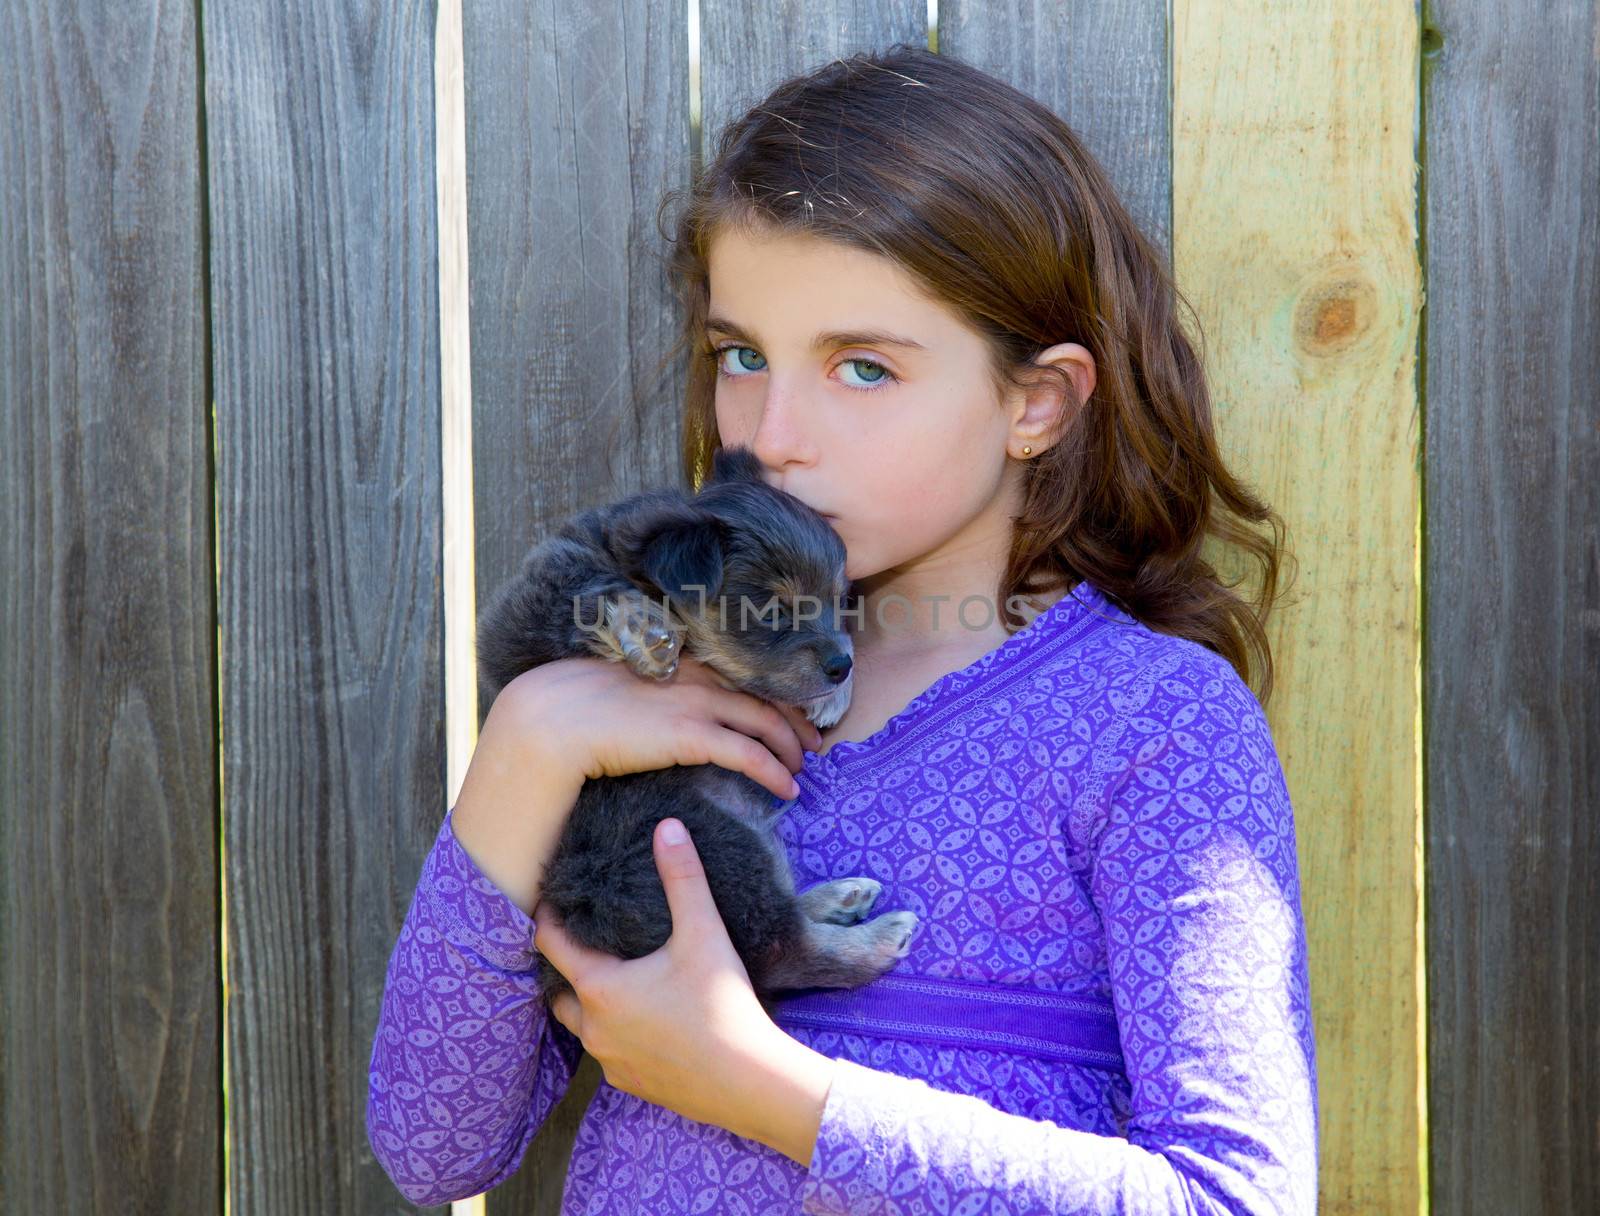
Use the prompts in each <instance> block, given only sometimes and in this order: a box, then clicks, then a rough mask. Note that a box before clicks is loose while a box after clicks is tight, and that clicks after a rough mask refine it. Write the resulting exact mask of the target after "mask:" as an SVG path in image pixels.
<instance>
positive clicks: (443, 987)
mask: <svg viewBox="0 0 1600 1216" xmlns="http://www.w3.org/2000/svg"><path fill="white" fill-rule="evenodd" d="M453 816H454V808H451V811H450V812H449V813H447V814H446V815H445V819H444V823H443V824H441V825H440V828H439V834H438V836H437V837H436V838H435V840H434V843H433V848H432V849H431V850H430V851H429V853H428V856H427V858H426V860H425V861H424V862H423V865H422V873H421V876H420V878H419V879H418V881H417V889H416V893H415V895H413V897H412V900H411V906H410V909H409V910H408V911H407V913H406V919H405V923H404V924H403V925H402V926H401V929H400V937H399V939H398V940H397V941H396V943H395V947H394V951H393V953H392V954H391V955H390V958H389V969H388V973H387V975H386V977H385V981H384V993H383V1005H382V1008H381V1010H380V1012H379V1015H378V1026H377V1032H376V1034H375V1035H374V1038H373V1045H372V1059H371V1064H370V1066H369V1068H368V1087H369V1088H368V1096H367V1138H368V1139H369V1141H370V1142H371V1144H372V1149H373V1152H374V1153H375V1154H376V1155H377V1158H378V1161H379V1163H380V1164H381V1165H382V1166H383V1168H384V1170H385V1172H387V1173H388V1175H389V1177H390V1178H391V1179H392V1180H393V1182H394V1184H395V1186H396V1187H398V1188H399V1190H400V1192H401V1193H402V1194H403V1195H405V1197H406V1198H407V1199H410V1200H411V1201H412V1202H414V1203H418V1204H437V1203H446V1202H449V1201H451V1200H455V1199H464V1198H467V1197H468V1196H471V1195H475V1194H477V1193H479V1192H480V1191H485V1190H488V1189H489V1188H491V1187H493V1186H496V1185H498V1184H499V1183H501V1182H503V1181H504V1180H505V1179H506V1178H507V1177H508V1176H509V1175H510V1174H511V1173H512V1172H513V1171H515V1169H516V1168H517V1166H518V1165H519V1163H520V1162H521V1160H522V1157H523V1154H524V1153H525V1152H526V1151H527V1147H528V1144H529V1142H530V1141H531V1140H532V1139H533V1137H534V1134H535V1133H536V1132H537V1131H538V1130H539V1128H540V1126H541V1125H542V1124H543V1123H544V1120H545V1117H546V1116H547V1115H548V1114H549V1113H550V1111H551V1109H552V1108H553V1107H554V1106H555V1105H556V1103H557V1102H559V1101H560V1100H561V1097H562V1095H563V1094H565V1093H566V1090H567V1085H568V1084H569V1082H570V1081H571V1080H572V1074H573V1070H574V1069H575V1068H576V1067H577V1064H578V1061H579V1059H580V1058H581V1056H582V1052H583V1046H582V1044H581V1043H579V1041H578V1040H577V1039H576V1038H575V1037H574V1036H573V1035H572V1034H571V1033H570V1032H569V1031H568V1030H567V1029H566V1027H564V1026H562V1025H561V1024H560V1023H559V1022H556V1021H554V1020H552V1019H551V1018H550V1017H549V1015H548V1013H547V1011H546V1009H545V1006H544V1004H543V1002H541V1001H540V1000H539V998H538V989H537V986H536V973H535V969H534V964H535V959H536V957H537V952H536V951H535V949H534V945H533V933H534V922H533V919H532V918H531V917H529V916H528V915H527V913H525V912H523V910H522V909H521V908H520V907H518V906H517V905H516V904H515V903H514V902H513V901H512V900H511V899H510V898H509V897H508V896H507V895H505V894H504V893H503V892H502V891H501V890H500V889H499V888H498V887H496V886H495V885H494V884H493V883H492V882H491V881H490V880H489V879H488V878H487V877H486V876H485V875H484V874H483V872H482V871H481V870H480V869H479V868H478V867H477V865H476V864H475V863H474V862H473V860H472V858H471V857H470V856H469V855H468V853H467V852H466V850H465V849H463V848H462V847H461V844H460V842H459V841H457V840H456V838H455V833H454V830H453V825H452V820H453Z"/></svg>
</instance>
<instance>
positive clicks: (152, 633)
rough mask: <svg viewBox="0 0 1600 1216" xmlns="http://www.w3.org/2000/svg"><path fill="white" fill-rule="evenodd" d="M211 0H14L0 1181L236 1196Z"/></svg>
mask: <svg viewBox="0 0 1600 1216" xmlns="http://www.w3.org/2000/svg"><path fill="white" fill-rule="evenodd" d="M197 64H198V60H197V54H196V33H195V24H194V7H193V6H192V5H167V6H162V7H155V6H149V5H132V6H129V5H123V4H117V3H110V2H95V3H77V4H52V3H45V2H43V0H23V2H19V3H13V4H7V5H4V6H3V8H0V192H3V194H0V470H3V472H0V518H3V520H4V526H3V527H0V721H3V722H4V729H3V730H0V892H3V905H0V1127H3V1128H4V1131H3V1133H0V1209H3V1210H5V1211H7V1212H74V1213H78V1212H81V1213H102V1212H104V1213H110V1212H118V1213H120V1212H134V1211H138V1212H158V1211H159V1212H169V1211H172V1212H176V1211H218V1212H220V1211H221V1208H222V1075H221V1055H220V1035H221V1019H222V999H221V990H220V986H219V983H218V974H219V973H218V962H217V943H218V911H217V899H218V864H217V799H218V791H217V741H216V705H215V688H216V650H215V637H216V635H215V626H214V618H213V612H214V607H213V602H212V597H213V577H212V562H211V552H212V542H211V488H210V480H209V476H208V466H209V462H210V448H211V439H210V433H209V429H208V423H209V418H208V414H207V409H206V387H207V386H206V382H205V367H206V364H205V358H206V352H205V341H206V337H205V333H206V331H205V305H204V285H203V254H202V246H203V224H204V219H203V214H202V204H201V195H200V189H199V181H200V169H199V161H200V151H199V149H200V139H199V101H198V83H197Z"/></svg>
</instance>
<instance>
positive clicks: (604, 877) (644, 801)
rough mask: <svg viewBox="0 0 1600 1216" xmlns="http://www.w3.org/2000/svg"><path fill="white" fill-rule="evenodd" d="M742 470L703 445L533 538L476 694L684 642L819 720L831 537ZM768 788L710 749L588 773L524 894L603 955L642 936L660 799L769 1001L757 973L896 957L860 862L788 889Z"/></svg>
mask: <svg viewBox="0 0 1600 1216" xmlns="http://www.w3.org/2000/svg"><path fill="white" fill-rule="evenodd" d="M760 470H761V466H760V463H759V461H758V460H757V459H756V458H755V456H754V455H753V454H752V453H750V452H749V451H748V450H747V449H727V448H724V449H720V450H719V451H718V452H717V453H716V456H715V458H714V463H713V468H712V473H711V476H710V478H709V479H708V480H707V482H706V483H705V485H704V486H703V488H702V489H701V491H700V493H699V494H697V495H694V496H692V497H691V496H689V495H686V494H684V493H682V492H679V491H674V490H656V491H650V492H647V493H644V494H640V495H636V496H634V497H632V498H628V499H625V500H623V501H622V502H619V503H615V504H612V505H609V506H605V507H600V508H597V509H595V510H592V511H587V512H584V513H583V514H581V515H578V516H576V517H575V518H573V519H572V520H570V521H569V522H567V523H566V524H565V525H563V526H562V527H561V528H560V529H559V530H558V531H557V532H556V533H555V534H554V535H553V536H551V537H549V538H548V539H546V540H544V541H542V542H540V543H539V544H537V545H535V546H534V547H533V548H532V549H531V550H530V551H529V553H528V555H527V557H526V558H525V559H524V560H523V564H522V568H521V569H520V571H519V572H518V573H517V575H516V576H515V577H513V578H512V579H510V580H509V581H508V582H507V583H506V584H505V585H504V586H503V587H501V588H500V589H499V590H498V591H497V592H496V594H495V595H494V597H493V598H492V599H491V601H490V602H489V604H488V606H487V607H486V608H485V609H484V610H483V612H482V614H481V615H480V617H479V621H478V671H479V684H480V689H481V692H482V694H483V696H484V698H485V699H484V702H483V703H484V704H488V703H490V702H491V701H492V700H493V699H494V697H496V696H498V695H499V693H500V690H501V689H502V688H504V687H505V685H506V684H507V683H509V682H510V681H511V680H513V679H515V678H516V677H517V676H518V675H520V674H521V673H522V672H524V671H527V670H529V669H531V668H533V667H536V666H538V665H539V664H541V663H549V662H553V661H555V660H557V659H561V658H566V657H569V656H574V655H599V656H601V657H604V658H607V659H610V660H613V661H616V662H623V663H627V664H628V665H629V666H630V667H631V668H632V669H633V670H634V671H635V672H637V673H638V674H639V675H640V676H641V677H643V678H650V679H670V678H671V676H672V674H673V673H674V672H675V671H676V670H677V666H678V657H679V655H680V654H681V653H684V652H687V653H689V654H691V655H693V656H694V657H695V658H697V659H699V660H700V661H702V662H704V663H706V664H707V665H708V666H710V667H712V668H714V669H715V670H716V671H718V672H719V673H721V675H722V676H723V677H724V678H725V679H727V680H728V681H729V682H730V683H732V684H733V685H735V686H736V687H738V688H740V689H742V690H744V691H746V692H749V693H752V694H753V695H755V696H757V697H761V698H763V699H766V700H769V701H773V702H776V703H779V704H788V705H803V706H805V707H806V713H807V716H808V717H809V718H810V719H811V720H812V721H813V722H815V723H817V724H818V725H819V726H821V727H828V726H832V725H833V724H834V723H835V722H837V721H838V720H839V719H840V718H841V717H842V716H843V715H844V711H845V709H846V708H847V707H848V705H849V702H850V690H851V687H852V680H851V676H850V667H851V652H852V647H851V642H850V637H849V634H848V633H847V632H845V630H844V629H843V628H842V627H841V625H840V613H839V609H840V607H841V606H842V604H843V603H844V602H845V601H846V598H847V596H848V594H849V587H848V584H847V583H846V580H845V577H844V566H845V549H844V543H843V542H842V541H841V540H840V539H839V536H838V534H837V533H836V532H834V531H833V529H832V528H831V527H829V525H828V522H827V521H826V520H825V519H823V518H822V516H821V515H819V514H817V513H816V512H815V511H813V510H812V509H811V508H810V507H808V506H806V505H805V504H804V503H802V502H801V501H800V500H799V499H797V498H795V497H794V496H792V495H790V494H786V493H784V492H782V491H780V490H776V489H774V488H772V487H770V486H768V485H766V484H765V483H764V482H763V481H762V479H761V472H760ZM796 606H798V607H799V608H800V611H799V612H796V611H794V609H795V608H796ZM774 609H775V610H776V611H774ZM808 616H809V617H810V618H811V619H807V617H808ZM788 805H789V804H787V803H785V804H782V805H780V806H777V807H774V806H773V805H772V794H771V792H770V791H769V790H768V789H767V788H766V787H765V786H762V785H759V784H757V783H756V782H755V781H753V780H751V779H750V778H749V777H747V776H745V775H744V774H742V773H738V772H734V771H731V770H728V769H724V768H720V767H718V766H716V765H711V764H706V765H696V766H679V767H674V768H667V769H661V770H657V771H653V772H644V773H630V774H628V775H626V776H622V777H601V778H594V779H590V780H588V781H585V782H584V784H583V787H582V789H581V791H580V793H579V796H578V800H577V803H576V805H575V806H574V808H573V810H572V814H571V816H570V817H569V818H568V820H567V823H566V826H565V828H564V829H563V832H562V835H561V838H560V840H559V842H558V843H557V846H556V849H555V852H554V854H553V855H552V856H551V858H550V862H549V865H548V866H547V867H546V870H545V874H544V881H543V885H542V887H541V895H540V898H541V899H542V900H543V901H544V902H545V903H547V904H548V905H549V906H550V907H551V908H553V909H555V911H556V913H557V915H558V916H559V917H560V919H561V922H562V924H563V926H564V928H565V930H566V932H567V933H568V934H570V935H571V936H572V937H573V938H574V939H575V940H577V941H579V942H582V943H583V944H584V945H586V946H589V947H591V948H593V949H596V950H603V951H606V952H607V953H609V954H613V955H616V956H617V957H619V958H638V957H641V956H643V955H645V954H649V953H651V952H652V951H655V950H658V949H660V947H661V946H662V945H663V944H665V942H666V940H667V937H668V935H669V934H670V933H671V928H672V921H671V916H670V913H669V911H668V908H667V901H666V893H665V891H664V890H663V888H662V886H661V879H660V876H659V875H658V873H657V871H656V864H655V857H654V853H653V850H652V839H653V836H654V832H655V827H656V824H657V823H659V822H660V821H661V820H662V819H665V818H668V817H673V818H677V819H680V820H682V821H683V823H684V824H685V826H686V827H687V828H688V829H689V834H690V836H691V837H692V838H693V840H694V845H695V849H696V851H697V852H698V853H699V855H700V860H701V862H702V863H703V864H704V866H705V872H706V881H707V884H708V885H709V887H710V889H711V892H712V895H713V896H714V897H715V899H716V902H717V907H718V909H719V910H720V912H721V914H722V918H723V922H724V923H725V924H726V925H727V928H728V935H729V937H730V939H731V940H732V942H733V945H734V947H735V949H737V950H738V952H739V956H740V958H741V959H742V960H743V961H744V965H745V969H746V971H748V972H749V974H750V980H751V984H752V985H753V986H754V988H755V990H756V993H757V995H758V997H760V999H761V1001H762V1004H763V1005H764V1006H765V1007H766V1008H767V1010H768V1012H769V1014H770V1013H771V1012H772V1010H773V1005H772V996H773V994H775V993H777V992H782V991H785V990H794V989H803V988H850V987H856V986H858V985H860V984H864V983H866V982H867V981H869V980H871V979H873V978H875V977H876V976H878V975H880V974H882V973H883V972H884V971H887V970H888V969H889V968H890V967H892V966H894V964H895V962H896V961H897V960H898V959H899V958H901V957H903V956H904V954H905V953H906V950H907V948H908V944H909V941H910V937H911V933H912V930H913V929H914V928H915V927H916V917H915V916H914V915H913V914H912V913H910V912H892V913H889V914H887V915H883V916H878V917H874V918H873V919H871V920H866V919H865V918H866V915H867V913H868V912H869V911H870V909H871V907H872V904H873V901H874V900H875V899H876V898H877V896H878V893H879V891H880V889H881V888H880V885H879V884H878V883H877V882H875V881H874V880H872V879H870V878H862V877H851V878H841V879H836V880H833V881H831V882H824V883H820V884H817V885H816V886H813V887H811V888H810V889H808V890H807V891H806V892H805V893H804V894H801V895H797V894H796V893H795V889H794V878H793V875H792V874H791V872H790V870H789V865H788V858H787V855H786V854H785V852H784V848H783V844H782V842H781V841H779V840H778V839H777V838H776V837H775V835H774V833H773V827H774V824H775V821H776V818H777V816H778V815H780V814H781V813H782V811H783V810H784V809H785V808H786V807H787V806H788ZM539 984H540V990H541V992H542V993H543V995H544V997H545V999H546V1000H549V999H550V998H551V997H553V996H554V995H555V994H556V993H557V992H559V991H561V990H563V989H567V988H569V987H570V985H569V984H568V983H567V981H566V979H565V977H564V976H562V975H561V973H560V972H559V971H557V970H556V969H555V967H554V966H553V965H551V964H550V963H549V962H548V961H546V960H545V959H544V958H542V957H541V958H540V960H539Z"/></svg>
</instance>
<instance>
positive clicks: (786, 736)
mask: <svg viewBox="0 0 1600 1216" xmlns="http://www.w3.org/2000/svg"><path fill="white" fill-rule="evenodd" d="M707 692H708V694H709V696H710V697H711V701H710V711H709V712H710V713H711V716H713V717H714V718H715V719H716V720H717V721H718V722H720V723H722V725H724V726H728V727H732V728H733V729H734V730H738V731H743V732H744V733H745V734H747V735H750V736H751V737H752V738H755V739H758V740H760V741H761V742H762V743H765V744H766V745H767V747H768V748H769V749H770V750H771V751H772V754H773V755H775V756H777V757H778V759H779V760H780V761H782V762H783V764H785V765H786V766H787V767H788V769H789V771H790V772H791V773H797V772H799V771H800V770H801V769H802V768H803V767H804V766H805V755H804V753H803V751H802V744H801V741H800V739H799V738H798V737H797V735H796V732H795V728H794V723H793V722H792V721H790V720H789V718H787V717H785V716H784V712H783V710H781V709H779V708H778V707H777V706H776V705H774V704H773V703H772V702H771V701H763V700H762V699H761V698H760V697H754V696H751V695H750V694H749V693H747V692H735V691H730V690H728V689H722V690H720V691H719V690H715V689H708V690H707Z"/></svg>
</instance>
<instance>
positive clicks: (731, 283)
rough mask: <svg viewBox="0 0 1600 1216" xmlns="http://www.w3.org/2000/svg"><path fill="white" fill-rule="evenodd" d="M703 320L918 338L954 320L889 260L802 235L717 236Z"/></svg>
mask: <svg viewBox="0 0 1600 1216" xmlns="http://www.w3.org/2000/svg"><path fill="white" fill-rule="evenodd" d="M708 271H709V282H708V286H709V293H708V294H709V307H708V309H707V313H708V315H709V316H710V317H714V318H720V319H723V320H731V321H733V322H734V323H735V325H736V326H737V327H738V328H740V329H742V330H745V331H747V332H749V331H759V330H760V329H761V327H763V326H770V327H771V328H772V329H774V330H775V331H776V330H778V329H779V328H793V327H801V328H804V327H808V326H817V325H819V324H820V325H825V326H826V327H828V328H833V327H835V325H836V326H837V327H839V328H868V327H870V328H874V329H897V330H902V331H904V330H907V329H919V330H921V331H922V332H921V333H919V334H914V335H912V336H915V337H917V338H918V340H919V341H926V340H927V338H928V337H930V336H931V337H937V336H938V334H939V333H941V332H948V327H950V326H951V325H955V324H959V319H958V318H957V317H956V316H955V314H954V313H953V312H951V311H950V310H949V309H948V308H947V307H946V306H945V305H944V304H943V303H942V302H941V301H938V300H936V299H934V298H933V297H932V296H931V295H930V294H929V293H928V292H927V291H926V290H925V289H924V288H923V286H922V284H921V283H920V282H919V281H918V280H917V279H916V278H915V277H914V276H913V275H912V274H911V273H910V272H909V271H908V270H906V269H905V268H904V267H903V266H901V265H900V264H899V263H898V262H896V261H894V260H893V259H892V258H889V257H885V256H884V255H883V254H880V253H875V252H873V251H871V250H866V249H857V248H855V247H853V246H849V245H844V244H841V243H839V242H837V241H828V240H823V239H821V238H819V237H813V236H807V235H805V234H790V233H782V234H772V235H758V236H752V235H749V234H746V233H744V232H743V231H738V230H729V231H727V232H725V233H722V234H719V235H718V237H717V238H716V239H715V240H714V241H713V242H712V244H711V246H710V251H709V257H708Z"/></svg>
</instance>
